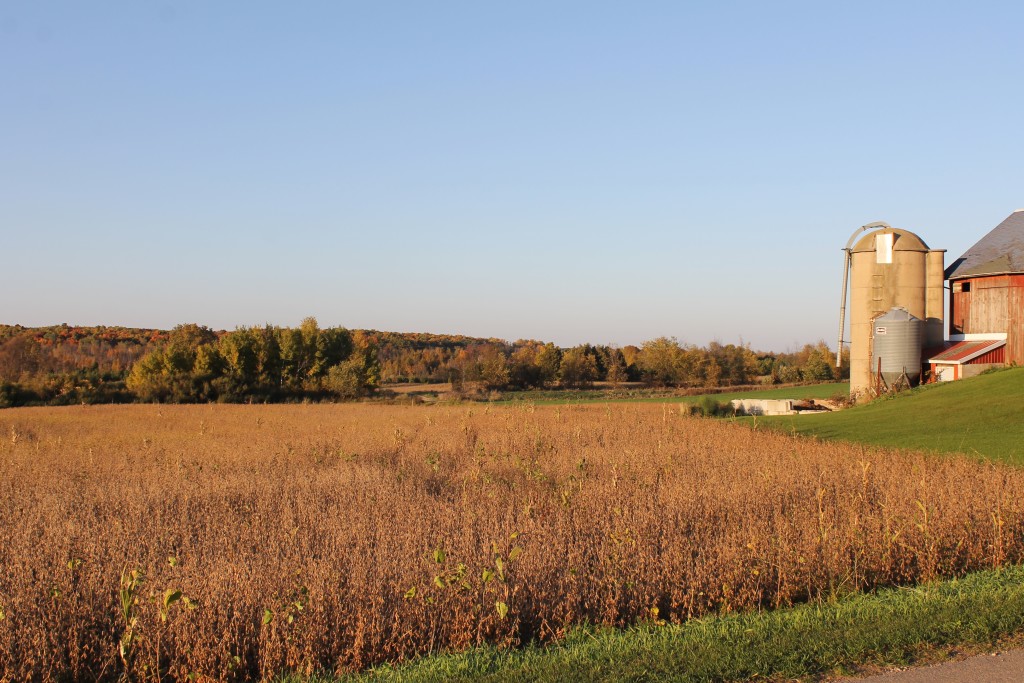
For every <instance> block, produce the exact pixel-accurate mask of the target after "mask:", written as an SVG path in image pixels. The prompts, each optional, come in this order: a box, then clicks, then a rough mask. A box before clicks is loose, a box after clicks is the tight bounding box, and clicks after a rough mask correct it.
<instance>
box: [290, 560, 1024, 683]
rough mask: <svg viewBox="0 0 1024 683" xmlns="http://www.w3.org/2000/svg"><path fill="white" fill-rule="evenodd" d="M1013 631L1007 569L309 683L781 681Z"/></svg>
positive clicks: (897, 661)
mask: <svg viewBox="0 0 1024 683" xmlns="http://www.w3.org/2000/svg"><path fill="white" fill-rule="evenodd" d="M1021 629H1024V568H1022V567H1010V568H1007V569H1006V570H1003V571H984V572H977V573H975V574H972V575H970V576H968V577H966V578H963V579H958V580H957V579H955V580H951V581H942V582H933V583H928V584H924V585H922V586H919V587H917V588H914V589H885V590H880V591H878V592H876V593H870V594H850V595H845V596H843V597H840V598H837V599H834V600H831V601H828V602H825V603H814V604H804V605H798V606H796V607H793V608H788V609H779V610H774V611H768V612H752V613H747V614H739V615H729V616H725V617H710V618H705V619H695V620H692V621H689V622H686V623H683V624H677V625H662V626H655V625H650V624H645V625H643V626H640V627H635V628H630V629H622V630H615V629H595V628H580V629H577V630H575V631H573V632H572V633H570V634H569V636H568V637H567V638H565V639H564V640H563V641H561V642H559V643H557V644H555V645H552V646H549V647H538V646H530V647H527V648H523V649H519V650H507V649H499V648H494V647H486V648H475V649H472V650H469V651H467V652H464V653H458V654H448V655H439V656H435V657H429V658H424V659H421V660H418V661H416V662H413V663H411V664H409V665H406V666H399V667H391V666H388V667H380V668H377V669H374V670H371V671H369V672H366V673H364V674H362V675H352V676H345V677H342V678H341V679H335V678H332V677H322V678H321V677H313V678H312V680H313V681H321V680H322V681H344V682H347V683H356V682H357V681H367V680H372V681H407V682H410V683H416V682H424V683H425V682H428V681H566V680H573V681H613V680H614V681H619V680H632V681H646V680H650V681H654V680H657V681H745V680H751V679H753V680H760V679H777V680H780V679H786V680H791V679H799V678H808V677H813V676H819V675H821V674H849V673H854V672H856V671H858V670H859V669H863V668H864V667H878V666H896V665H906V664H912V663H915V662H918V661H921V660H922V659H924V660H934V659H941V658H942V657H943V656H944V654H945V653H944V652H942V651H939V650H938V648H940V647H942V646H948V645H956V646H961V647H962V646H968V647H971V646H985V645H992V644H995V643H997V642H998V641H999V639H1001V638H1003V637H1005V636H1008V635H1011V634H1013V633H1015V632H1017V631H1020V630H1021ZM287 680H291V681H303V680H308V679H304V678H290V679H287Z"/></svg>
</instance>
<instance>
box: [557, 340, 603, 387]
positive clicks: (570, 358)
mask: <svg viewBox="0 0 1024 683" xmlns="http://www.w3.org/2000/svg"><path fill="white" fill-rule="evenodd" d="M559 376H560V377H561V381H562V385H563V386H565V387H569V388H579V387H588V386H590V385H592V384H593V383H594V380H595V379H597V361H596V360H595V359H594V356H593V355H592V354H590V353H587V350H586V348H584V347H579V346H578V347H576V348H573V349H569V350H568V351H566V352H565V353H564V354H562V364H561V366H560V368H559Z"/></svg>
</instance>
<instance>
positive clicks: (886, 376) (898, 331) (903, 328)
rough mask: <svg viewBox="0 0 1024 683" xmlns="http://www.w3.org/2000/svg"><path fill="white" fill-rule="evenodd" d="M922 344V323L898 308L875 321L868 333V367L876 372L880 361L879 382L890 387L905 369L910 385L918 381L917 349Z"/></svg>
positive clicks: (918, 355)
mask: <svg viewBox="0 0 1024 683" xmlns="http://www.w3.org/2000/svg"><path fill="white" fill-rule="evenodd" d="M923 345H924V321H923V320H921V319H920V318H917V317H915V316H913V315H911V314H910V312H909V311H908V310H907V309H905V308H902V307H896V308H893V309H891V310H890V311H889V312H888V313H886V314H884V315H880V316H878V317H877V318H875V321H874V325H873V330H872V345H871V368H872V372H873V373H875V372H877V371H878V365H879V359H881V366H882V379H883V380H884V381H885V384H886V386H889V387H891V386H892V385H893V384H894V383H895V382H896V381H898V380H899V378H900V376H901V375H902V374H903V372H904V370H906V373H907V377H908V378H909V379H910V382H911V383H912V384H917V383H918V380H920V378H921V347H922V346H923Z"/></svg>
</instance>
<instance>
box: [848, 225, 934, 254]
mask: <svg viewBox="0 0 1024 683" xmlns="http://www.w3.org/2000/svg"><path fill="white" fill-rule="evenodd" d="M889 234H891V235H895V237H893V242H892V250H893V251H931V249H929V248H928V245H927V244H925V243H924V240H923V239H921V238H920V237H918V236H917V235H915V234H914V233H912V232H910V231H909V230H900V229H899V228H885V229H883V230H875V231H872V232H869V233H868V234H866V235H864V236H863V237H861V238H860V239H859V240H857V243H856V244H855V245H853V251H855V252H858V251H874V250H875V236H876V235H889Z"/></svg>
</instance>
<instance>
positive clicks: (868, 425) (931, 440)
mask: <svg viewBox="0 0 1024 683" xmlns="http://www.w3.org/2000/svg"><path fill="white" fill-rule="evenodd" d="M1022 397H1024V368H1010V369H1007V370H1001V371H999V372H993V373H990V374H985V375H980V376H978V377H972V378H970V379H965V380H960V381H957V382H942V383H939V384H930V385H927V386H923V387H919V388H917V389H914V390H913V391H908V392H905V393H902V394H898V395H896V396H894V397H892V398H888V399H879V400H876V401H873V402H871V403H869V404H867V405H862V406H857V407H855V408H850V409H849V410H842V411H839V412H836V413H829V414H826V415H797V416H786V417H766V418H757V424H758V425H759V426H770V427H774V428H776V429H779V430H782V431H785V432H790V431H792V432H795V433H798V434H807V435H813V436H817V437H819V438H822V439H835V440H840V441H853V442H857V443H866V444H874V445H878V446H890V447H894V448H913V449H920V450H930V451H936V452H941V453H965V454H968V455H974V456H976V457H980V458H985V459H990V460H999V461H1003V462H1009V463H1012V464H1016V465H1024V401H1022V400H1021V398H1022Z"/></svg>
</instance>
